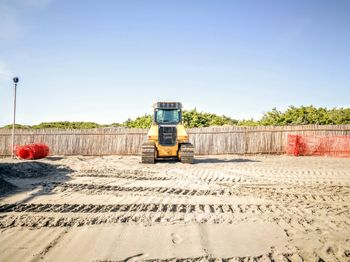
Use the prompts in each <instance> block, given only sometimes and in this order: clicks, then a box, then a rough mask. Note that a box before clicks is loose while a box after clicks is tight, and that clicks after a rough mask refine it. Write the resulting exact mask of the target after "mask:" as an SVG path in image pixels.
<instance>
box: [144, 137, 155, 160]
mask: <svg viewBox="0 0 350 262" xmlns="http://www.w3.org/2000/svg"><path fill="white" fill-rule="evenodd" d="M154 152H155V145H154V142H151V141H147V142H144V143H143V144H142V151H141V162H142V163H144V164H154V162H155V157H154Z"/></svg>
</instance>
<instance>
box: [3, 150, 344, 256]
mask: <svg viewBox="0 0 350 262" xmlns="http://www.w3.org/2000/svg"><path fill="white" fill-rule="evenodd" d="M0 180H2V181H4V183H2V184H3V185H4V188H3V189H2V188H0V190H2V192H0V193H1V194H2V195H1V196H0V261H42V260H43V261H139V260H150V261H176V260H189V261H191V260H195V261H207V260H211V259H213V260H215V259H227V260H228V261H350V159H342V158H325V157H299V158H296V157H287V156H255V157H242V156H219V157H218V156H210V157H197V158H196V161H195V163H194V164H193V165H184V164H181V163H178V162H164V161H162V162H158V163H157V164H155V165H144V164H141V163H140V162H139V158H138V157H120V156H108V157H83V156H72V157H59V156H56V157H49V158H47V159H44V160H39V161H19V160H12V159H9V158H5V159H0ZM9 183H11V184H12V185H13V186H12V185H11V184H9ZM0 187H1V185H0ZM5 190H6V192H5Z"/></svg>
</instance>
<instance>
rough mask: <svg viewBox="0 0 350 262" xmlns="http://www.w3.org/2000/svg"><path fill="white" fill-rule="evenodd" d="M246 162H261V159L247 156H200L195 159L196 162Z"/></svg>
mask: <svg viewBox="0 0 350 262" xmlns="http://www.w3.org/2000/svg"><path fill="white" fill-rule="evenodd" d="M245 162H261V161H259V160H254V159H247V158H216V157H208V158H204V157H199V158H195V159H194V164H203V163H204V164H217V163H245Z"/></svg>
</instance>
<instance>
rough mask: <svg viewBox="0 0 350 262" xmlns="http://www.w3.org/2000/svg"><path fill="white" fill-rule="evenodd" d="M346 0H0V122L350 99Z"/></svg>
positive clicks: (348, 102)
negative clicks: (178, 106)
mask: <svg viewBox="0 0 350 262" xmlns="http://www.w3.org/2000/svg"><path fill="white" fill-rule="evenodd" d="M349 14H350V1H332V0H323V1H318V0H314V1H311V0H310V1H301V0H300V1H295V0H291V1H288V0H287V1H279V0H278V1H277V0H276V1H260V0H257V1H250V0H248V1H234V0H232V1H220V0H218V1H187V0H184V1H179V0H176V1H175V0H174V1H163V0H160V1H141V0H140V1H133V0H125V1H117V0H115V1H113V0H110V1H108V0H104V1H97V0H95V1H93V0H89V1H88V0H80V1H79V0H76V1H69V0H51V1H49V0H0V18H1V19H0V125H4V124H7V123H10V122H11V114H12V91H13V90H12V83H11V79H9V78H7V77H6V75H11V76H12V75H18V76H19V77H20V83H19V90H18V122H20V123H24V124H35V123H40V122H44V121H63V120H68V121H95V122H98V123H111V122H121V121H124V120H126V119H127V118H128V117H131V118H133V117H136V116H139V115H142V114H144V113H151V112H152V109H151V106H152V103H153V102H155V101H156V100H176V101H182V102H183V103H184V106H185V108H187V109H191V108H194V107H196V108H197V109H198V110H199V111H206V112H212V113H217V114H225V115H228V116H231V117H233V118H237V119H242V118H250V117H254V118H259V117H260V116H261V115H262V114H263V112H266V111H268V110H270V109H271V108H273V107H277V108H278V109H285V108H286V107H288V106H289V105H296V106H299V105H310V104H313V105H315V106H325V107H349V106H350V15H349Z"/></svg>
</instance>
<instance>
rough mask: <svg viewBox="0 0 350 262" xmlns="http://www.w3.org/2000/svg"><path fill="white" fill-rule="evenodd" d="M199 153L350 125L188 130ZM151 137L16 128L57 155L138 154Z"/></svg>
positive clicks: (7, 133) (248, 150)
mask: <svg viewBox="0 0 350 262" xmlns="http://www.w3.org/2000/svg"><path fill="white" fill-rule="evenodd" d="M187 132H188V134H189V137H190V141H191V142H192V143H193V144H194V146H195V153H196V154H198V155H216V154H260V153H261V154H282V153H285V150H286V146H287V137H288V134H299V135H304V136H311V137H313V136H338V135H350V125H333V126H318V125H305V126H259V127H242V126H223V127H205V128H193V129H188V130H187ZM146 138H147V130H145V129H129V128H101V129H67V130H62V129H34V130H31V129H29V130H25V129H19V130H16V144H18V145H24V144H29V143H45V144H47V145H48V146H49V147H50V150H51V154H53V155H138V154H140V152H141V145H142V143H143V142H144V141H145V140H146ZM10 148H11V130H8V129H0V156H8V155H11V151H10Z"/></svg>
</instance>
